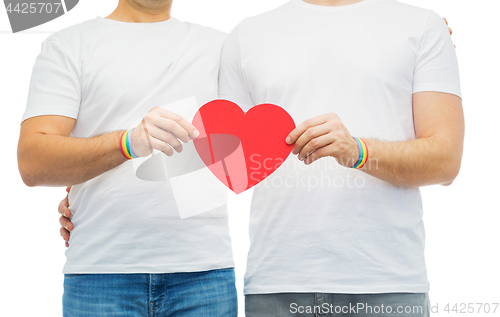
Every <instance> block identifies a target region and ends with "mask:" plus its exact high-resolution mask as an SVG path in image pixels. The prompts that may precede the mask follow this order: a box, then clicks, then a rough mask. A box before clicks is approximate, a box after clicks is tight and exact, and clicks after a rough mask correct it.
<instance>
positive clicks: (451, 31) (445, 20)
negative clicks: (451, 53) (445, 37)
mask: <svg viewBox="0 0 500 317" xmlns="http://www.w3.org/2000/svg"><path fill="white" fill-rule="evenodd" d="M443 20H444V22H446V25H448V20H447V19H446V18H443ZM448 32H450V35H453V30H452V29H451V28H450V27H449V26H448ZM453 46H455V48H457V46H456V45H453Z"/></svg>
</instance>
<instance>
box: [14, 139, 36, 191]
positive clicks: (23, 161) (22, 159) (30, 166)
mask: <svg viewBox="0 0 500 317" xmlns="http://www.w3.org/2000/svg"><path fill="white" fill-rule="evenodd" d="M17 166H18V169H19V174H20V175H21V179H22V180H23V183H24V184H26V186H28V187H34V186H37V185H39V184H38V182H37V179H38V177H37V174H36V171H37V170H38V169H39V168H38V167H37V166H35V163H34V162H33V160H32V159H30V153H29V151H27V150H25V149H24V148H23V147H21V146H18V149H17Z"/></svg>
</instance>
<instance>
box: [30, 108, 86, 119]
mask: <svg viewBox="0 0 500 317" xmlns="http://www.w3.org/2000/svg"><path fill="white" fill-rule="evenodd" d="M39 116H63V117H69V118H72V119H77V118H78V112H76V113H75V111H71V110H68V109H65V108H64V107H60V108H59V107H53V106H51V107H37V108H36V109H31V110H27V111H26V112H25V113H24V114H23V119H22V121H24V120H26V119H29V118H33V117H39Z"/></svg>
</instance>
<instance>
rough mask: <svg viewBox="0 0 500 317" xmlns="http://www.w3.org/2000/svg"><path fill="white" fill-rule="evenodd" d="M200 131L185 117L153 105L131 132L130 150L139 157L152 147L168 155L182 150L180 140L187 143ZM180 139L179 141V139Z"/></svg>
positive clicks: (147, 152)
mask: <svg viewBox="0 0 500 317" xmlns="http://www.w3.org/2000/svg"><path fill="white" fill-rule="evenodd" d="M199 135H200V133H199V132H198V130H196V128H195V127H194V126H193V125H192V124H191V123H189V122H188V121H187V120H186V119H184V118H183V117H181V116H180V115H178V114H175V113H173V112H171V111H168V110H165V109H163V108H159V107H154V108H153V109H152V110H151V111H150V112H148V114H146V115H145V116H144V118H143V120H142V122H141V123H140V124H139V125H138V126H137V128H135V129H134V131H133V132H132V150H133V151H134V154H135V155H137V156H139V157H145V156H148V155H149V154H151V152H153V149H155V150H159V151H162V152H163V153H165V154H166V155H168V156H172V155H174V151H173V149H175V151H176V152H177V153H180V152H181V151H182V144H181V142H180V141H182V142H184V143H187V142H189V141H190V140H191V139H196V138H197V137H198V136H199ZM179 140H180V141H179Z"/></svg>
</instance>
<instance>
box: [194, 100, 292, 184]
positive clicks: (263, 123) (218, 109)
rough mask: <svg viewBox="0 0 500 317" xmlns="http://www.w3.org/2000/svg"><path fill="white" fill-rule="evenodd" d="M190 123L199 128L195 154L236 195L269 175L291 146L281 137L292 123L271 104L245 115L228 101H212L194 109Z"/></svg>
mask: <svg viewBox="0 0 500 317" xmlns="http://www.w3.org/2000/svg"><path fill="white" fill-rule="evenodd" d="M193 125H194V126H195V127H196V128H197V129H198V131H200V136H199V137H198V138H197V139H196V140H194V146H195V148H196V151H197V152H198V155H199V156H200V158H201V159H202V160H203V162H204V163H205V165H206V166H207V167H208V168H209V169H210V170H211V171H212V173H213V174H214V175H215V176H216V177H217V178H218V179H219V180H220V181H222V182H223V183H224V184H225V185H226V186H227V187H228V188H229V189H231V190H232V191H233V192H235V193H236V194H239V193H242V192H244V191H245V190H247V189H249V188H252V187H253V186H255V185H257V184H258V183H260V182H261V181H263V180H264V179H265V178H266V177H268V176H269V175H271V174H272V173H273V172H274V171H275V170H276V169H277V168H278V167H279V166H280V165H281V164H282V163H283V162H284V161H285V160H286V158H287V157H288V155H290V152H291V151H292V148H293V145H288V144H286V142H285V138H286V137H287V136H288V134H289V133H290V132H291V131H292V130H293V129H295V123H294V121H293V119H292V117H290V115H289V114H288V113H287V112H286V111H285V110H284V109H283V108H281V107H279V106H276V105H272V104H262V105H258V106H255V107H253V108H251V109H250V110H249V111H248V112H247V113H246V114H245V112H243V110H242V109H241V108H240V107H239V106H238V105H237V104H235V103H233V102H231V101H227V100H214V101H211V102H209V103H207V104H205V105H204V106H202V107H201V108H200V109H199V110H198V112H197V113H196V115H195V116H194V119H193Z"/></svg>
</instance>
